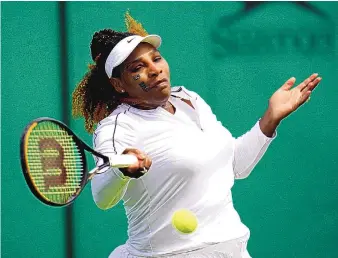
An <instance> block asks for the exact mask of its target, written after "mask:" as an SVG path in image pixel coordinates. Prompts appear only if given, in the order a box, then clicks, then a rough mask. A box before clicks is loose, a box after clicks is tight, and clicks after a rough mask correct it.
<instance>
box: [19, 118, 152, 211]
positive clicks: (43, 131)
mask: <svg viewBox="0 0 338 258" xmlns="http://www.w3.org/2000/svg"><path fill="white" fill-rule="evenodd" d="M20 148H21V153H20V154H21V166H22V171H23V173H24V176H25V179H26V182H27V184H28V186H29V188H30V190H31V191H32V192H33V194H34V195H35V196H36V197H37V198H38V199H39V200H40V201H42V202H43V203H45V204H48V205H51V206H65V205H68V204H70V203H72V202H73V201H74V200H75V199H76V197H78V196H79V194H80V193H81V191H82V190H83V188H84V187H85V186H86V184H87V182H88V181H89V180H90V179H92V177H93V176H94V175H95V174H98V173H102V172H103V171H105V170H106V168H107V167H117V168H126V167H129V168H128V171H127V172H129V173H135V168H133V166H136V167H138V166H137V164H138V165H141V166H143V168H144V167H148V164H143V163H140V159H139V158H138V157H136V156H137V155H135V154H134V155H114V156H111V157H109V158H108V157H106V156H104V155H102V154H100V153H98V152H96V151H94V150H93V149H91V148H90V147H89V146H88V145H86V144H85V143H84V142H83V141H81V140H80V139H79V138H78V137H77V136H76V135H75V134H74V133H73V132H72V131H71V130H70V129H69V128H68V127H67V126H66V125H64V124H63V123H61V122H60V121H57V120H55V119H51V118H38V119H35V120H34V121H32V122H31V123H29V124H28V125H27V127H26V128H25V131H24V133H23V134H22V137H21V145H20ZM85 150H86V151H89V152H90V153H92V154H93V155H95V156H97V157H99V158H102V159H103V164H102V165H100V166H99V167H95V168H94V169H92V170H91V171H89V172H87V162H86V156H85ZM127 152H130V150H129V151H127ZM136 154H138V153H136ZM141 161H142V159H141ZM145 172H146V170H145V169H144V170H142V174H144V173H145Z"/></svg>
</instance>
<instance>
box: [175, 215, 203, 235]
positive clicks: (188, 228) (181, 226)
mask: <svg viewBox="0 0 338 258" xmlns="http://www.w3.org/2000/svg"><path fill="white" fill-rule="evenodd" d="M171 222H172V225H173V227H174V228H175V229H177V230H178V231H179V232H181V233H184V234H190V233H192V232H194V231H195V230H196V228H197V225H198V221H197V217H196V215H195V214H194V213H192V212H191V211H189V210H186V209H180V210H177V211H175V212H174V214H173V216H172V219H171Z"/></svg>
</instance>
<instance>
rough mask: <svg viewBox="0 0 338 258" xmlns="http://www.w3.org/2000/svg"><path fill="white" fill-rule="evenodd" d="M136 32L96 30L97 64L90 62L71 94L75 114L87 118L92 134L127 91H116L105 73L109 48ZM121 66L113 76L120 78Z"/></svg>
mask: <svg viewBox="0 0 338 258" xmlns="http://www.w3.org/2000/svg"><path fill="white" fill-rule="evenodd" d="M131 35H135V34H133V33H129V32H117V31H114V30H111V29H104V30H100V31H98V32H95V33H94V35H93V38H92V41H91V44H90V50H91V56H92V59H93V61H94V62H95V63H94V64H91V65H89V71H88V72H87V73H86V74H85V76H84V77H83V79H82V80H81V81H80V82H79V83H78V85H77V87H76V88H75V90H74V92H73V96H72V114H73V117H84V118H85V128H86V130H87V131H88V132H89V133H92V132H93V131H94V126H95V124H97V123H98V122H99V121H100V120H102V119H103V118H105V117H107V116H108V115H109V114H110V113H111V112H112V111H113V110H114V109H116V107H117V106H118V105H119V104H120V103H121V102H120V99H121V98H124V97H126V93H119V92H117V91H116V90H115V89H114V87H113V86H112V85H111V82H110V80H109V78H108V76H107V74H106V72H105V62H106V59H107V57H108V55H109V53H110V51H111V50H112V49H113V48H114V47H115V45H116V44H117V43H118V42H119V41H120V40H122V39H124V38H126V37H128V36H131ZM120 75H121V69H120V67H117V68H115V69H114V71H113V75H112V76H113V77H120Z"/></svg>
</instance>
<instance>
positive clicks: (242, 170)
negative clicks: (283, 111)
mask: <svg viewBox="0 0 338 258" xmlns="http://www.w3.org/2000/svg"><path fill="white" fill-rule="evenodd" d="M267 129H269V130H270V128H268V127H267ZM273 132H275V131H273ZM267 134H268V133H267ZM275 135H276V134H274V133H272V134H271V137H268V136H267V135H266V134H265V133H263V131H262V130H261V128H260V121H259V122H257V123H256V124H255V126H254V127H253V128H252V129H251V130H250V131H248V132H247V133H245V134H244V135H242V136H241V137H239V138H237V139H235V152H234V162H233V169H234V173H235V178H237V179H242V178H246V177H247V176H249V174H250V173H251V171H252V170H253V169H254V167H255V166H256V165H257V163H258V162H259V161H260V160H261V158H262V157H263V155H264V153H265V152H266V150H267V148H268V146H269V145H270V143H271V141H272V140H273V139H274V138H275Z"/></svg>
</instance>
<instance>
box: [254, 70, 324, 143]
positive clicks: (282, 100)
mask: <svg viewBox="0 0 338 258" xmlns="http://www.w3.org/2000/svg"><path fill="white" fill-rule="evenodd" d="M321 80H322V78H321V77H318V74H317V73H315V74H312V75H311V76H310V77H309V78H307V79H306V80H305V81H303V82H302V83H301V84H299V85H297V86H296V87H293V88H292V86H293V85H294V84H295V82H296V78H294V77H292V78H290V79H289V80H287V81H286V82H285V83H284V84H283V86H282V87H280V88H279V89H278V90H277V91H276V92H275V93H274V94H273V95H272V96H271V98H270V100H269V107H268V109H267V110H266V112H265V114H264V116H263V117H262V118H261V119H260V121H259V125H260V128H261V130H262V132H263V133H264V134H265V135H266V136H268V137H271V136H272V135H273V133H274V132H275V130H276V128H277V126H278V125H279V123H280V122H281V121H282V120H283V119H284V118H285V117H287V116H288V115H290V114H291V113H292V112H294V111H296V110H297V109H298V108H299V107H300V106H301V105H303V104H304V103H305V102H306V101H308V100H309V99H310V96H311V93H312V91H313V90H314V89H315V88H316V87H317V85H318V83H319V82H320V81H321Z"/></svg>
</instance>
